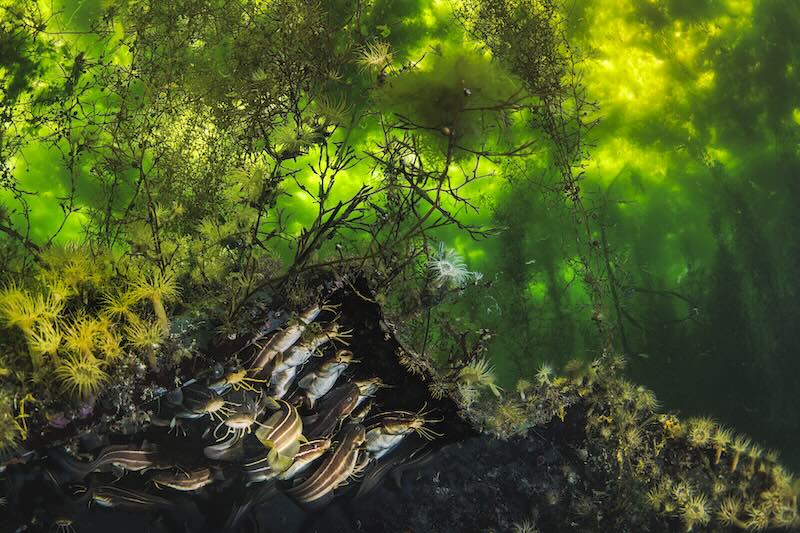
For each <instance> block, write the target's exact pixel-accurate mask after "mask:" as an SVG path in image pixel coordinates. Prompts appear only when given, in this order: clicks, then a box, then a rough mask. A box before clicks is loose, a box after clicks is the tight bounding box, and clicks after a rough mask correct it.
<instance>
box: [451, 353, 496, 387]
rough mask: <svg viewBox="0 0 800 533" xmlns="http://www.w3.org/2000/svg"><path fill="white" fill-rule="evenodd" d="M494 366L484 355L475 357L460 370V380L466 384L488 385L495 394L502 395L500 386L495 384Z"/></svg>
mask: <svg viewBox="0 0 800 533" xmlns="http://www.w3.org/2000/svg"><path fill="white" fill-rule="evenodd" d="M495 379H496V378H495V375H494V367H493V366H491V365H490V364H489V362H488V361H487V360H486V359H484V358H483V357H481V358H479V359H475V360H474V361H472V362H470V363H469V364H468V365H467V366H465V367H464V368H462V369H461V370H459V372H458V380H459V381H460V382H461V383H463V384H466V385H480V386H481V387H487V388H488V389H489V390H491V391H492V394H494V395H495V396H498V397H499V396H500V390H502V389H500V387H498V386H497V385H496V384H495Z"/></svg>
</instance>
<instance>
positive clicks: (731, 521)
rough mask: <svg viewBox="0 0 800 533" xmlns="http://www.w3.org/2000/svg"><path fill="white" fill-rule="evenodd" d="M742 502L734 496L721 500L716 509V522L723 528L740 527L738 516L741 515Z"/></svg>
mask: <svg viewBox="0 0 800 533" xmlns="http://www.w3.org/2000/svg"><path fill="white" fill-rule="evenodd" d="M742 510H743V509H742V500H741V498H738V497H736V496H728V497H726V498H723V500H722V502H721V503H720V504H719V509H717V520H719V523H720V524H722V525H723V526H738V527H741V522H740V521H739V515H740V514H741V513H742Z"/></svg>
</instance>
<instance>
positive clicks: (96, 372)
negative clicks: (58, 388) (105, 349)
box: [55, 353, 108, 398]
mask: <svg viewBox="0 0 800 533" xmlns="http://www.w3.org/2000/svg"><path fill="white" fill-rule="evenodd" d="M55 376H56V378H57V379H58V380H59V381H61V384H62V386H63V387H64V390H66V391H67V392H68V393H70V394H72V395H73V396H75V397H77V398H88V397H90V396H94V395H96V394H97V393H98V392H100V390H101V389H102V388H103V386H104V385H105V383H106V382H107V381H108V374H106V372H105V371H104V370H103V362H102V361H100V360H99V359H96V358H95V357H93V356H91V355H82V354H79V353H70V354H68V355H67V356H66V357H65V358H63V359H62V360H61V361H60V362H59V364H58V366H56V370H55Z"/></svg>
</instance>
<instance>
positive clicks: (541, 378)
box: [536, 363, 553, 385]
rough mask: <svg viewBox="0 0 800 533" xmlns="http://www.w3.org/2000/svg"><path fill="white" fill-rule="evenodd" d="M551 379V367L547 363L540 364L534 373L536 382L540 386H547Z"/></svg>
mask: <svg viewBox="0 0 800 533" xmlns="http://www.w3.org/2000/svg"><path fill="white" fill-rule="evenodd" d="M551 377H553V367H552V366H550V364H549V363H542V364H541V365H540V366H539V370H538V371H537V372H536V381H538V382H539V384H540V385H549V384H550V378H551Z"/></svg>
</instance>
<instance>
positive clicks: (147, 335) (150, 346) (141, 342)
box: [125, 315, 164, 368]
mask: <svg viewBox="0 0 800 533" xmlns="http://www.w3.org/2000/svg"><path fill="white" fill-rule="evenodd" d="M125 338H126V339H127V341H128V342H129V343H130V344H131V345H132V346H133V347H134V348H138V349H139V350H141V351H143V352H144V353H145V355H146V356H147V361H148V363H149V364H150V367H151V368H156V367H157V366H158V364H157V362H156V347H157V346H158V345H159V344H161V341H163V340H164V331H163V329H162V327H161V325H160V324H158V323H153V322H150V323H148V322H145V321H144V320H142V319H141V318H139V317H137V316H136V315H133V316H132V317H131V321H130V324H128V325H127V326H126V327H125Z"/></svg>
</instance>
